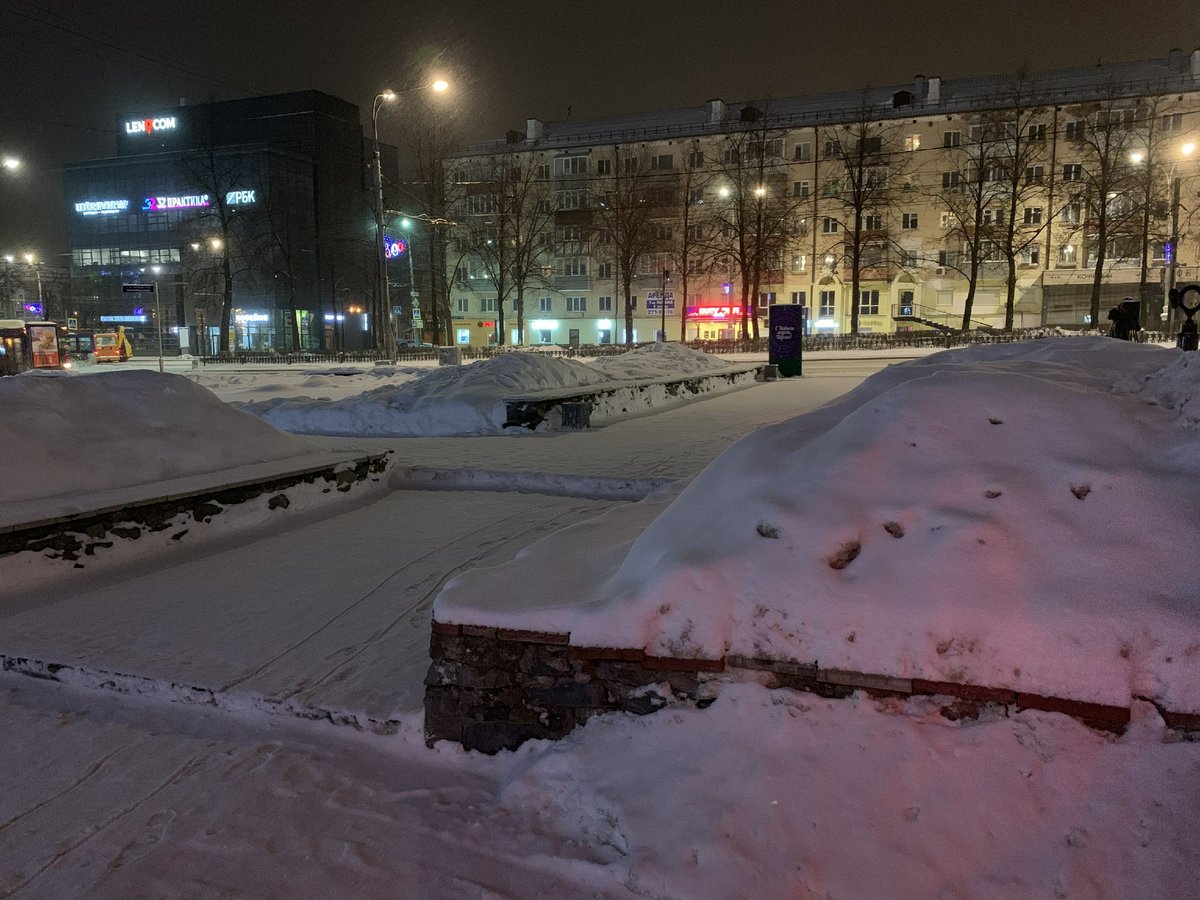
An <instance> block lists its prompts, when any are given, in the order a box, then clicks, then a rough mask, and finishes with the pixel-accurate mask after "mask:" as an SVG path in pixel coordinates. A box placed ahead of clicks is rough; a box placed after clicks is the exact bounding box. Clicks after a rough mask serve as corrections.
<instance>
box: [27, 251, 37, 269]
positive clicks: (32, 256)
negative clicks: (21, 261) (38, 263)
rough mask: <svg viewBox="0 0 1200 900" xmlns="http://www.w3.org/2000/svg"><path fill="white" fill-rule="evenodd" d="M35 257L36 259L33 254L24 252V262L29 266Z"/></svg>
mask: <svg viewBox="0 0 1200 900" xmlns="http://www.w3.org/2000/svg"><path fill="white" fill-rule="evenodd" d="M36 259H37V257H36V256H34V255H33V254H32V253H26V254H25V262H27V263H29V264H30V265H31V266H32V265H33V263H34V260H36Z"/></svg>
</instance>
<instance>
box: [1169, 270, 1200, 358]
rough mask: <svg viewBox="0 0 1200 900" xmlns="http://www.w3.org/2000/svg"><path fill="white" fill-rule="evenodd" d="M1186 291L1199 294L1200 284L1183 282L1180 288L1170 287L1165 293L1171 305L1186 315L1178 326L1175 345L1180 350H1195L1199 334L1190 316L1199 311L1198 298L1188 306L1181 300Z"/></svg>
mask: <svg viewBox="0 0 1200 900" xmlns="http://www.w3.org/2000/svg"><path fill="white" fill-rule="evenodd" d="M1188 291H1195V292H1196V294H1197V296H1200V284H1185V285H1184V286H1183V287H1182V288H1171V291H1170V293H1169V294H1168V295H1167V297H1168V298H1169V300H1170V301H1171V306H1172V307H1174V308H1175V309H1178V310H1179V311H1180V312H1182V313H1183V314H1184V315H1185V316H1187V318H1186V319H1184V321H1183V324H1182V325H1180V326H1179V336H1178V337H1177V338H1176V339H1175V346H1176V347H1178V348H1179V349H1180V350H1196V349H1197V346H1198V345H1200V334H1198V333H1197V328H1196V321H1195V319H1193V318H1192V316H1194V315H1195V314H1196V313H1197V312H1200V300H1197V302H1196V305H1195V306H1188V305H1187V304H1186V303H1184V300H1183V298H1184V297H1186V296H1187V293H1188Z"/></svg>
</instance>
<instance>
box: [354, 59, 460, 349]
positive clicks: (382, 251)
mask: <svg viewBox="0 0 1200 900" xmlns="http://www.w3.org/2000/svg"><path fill="white" fill-rule="evenodd" d="M449 87H450V82H448V81H446V80H445V79H443V78H439V79H437V80H436V81H433V82H431V83H430V84H428V85H421V86H418V87H415V88H409V89H408V90H404V91H394V90H392V89H391V88H388V89H387V90H384V91H380V92H379V93H378V94H376V95H375V100H374V101H373V102H372V103H371V136H372V138H373V140H374V150H375V154H374V156H375V254H376V256H377V257H378V259H379V275H378V277H379V282H380V289H379V292H378V295H379V298H380V299H381V301H382V306H383V309H382V310H381V311H380V310H377V313H379V312H382V315H378V314H377V315H376V317H375V328H376V329H377V330H376V335H378V334H379V331H378V329H379V328H382V329H383V349H384V350H385V351H386V352H387V354H388V359H389V360H391V361H392V362H395V361H396V334H395V331H394V330H393V326H392V297H391V286H390V285H389V284H388V274H387V252H386V247H385V246H384V241H383V217H384V208H383V163H382V161H381V159H380V156H379V110H380V108H381V107H382V106H383V104H384V103H394V102H396V100H398V99H399V97H400V95H401V94H411V93H412V92H413V91H420V90H425V89H426V88H428V89H430V90H432V91H434V92H435V93H438V94H442V93H445V92H446V91H447V90H448V89H449ZM410 252H411V251H410ZM409 265H410V266H411V265H412V257H411V256H409ZM376 346H377V347H378V338H377V339H376Z"/></svg>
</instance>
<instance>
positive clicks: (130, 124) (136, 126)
mask: <svg viewBox="0 0 1200 900" xmlns="http://www.w3.org/2000/svg"><path fill="white" fill-rule="evenodd" d="M174 130H175V117H174V116H162V117H160V118H157V119H130V120H128V121H127V122H126V123H125V133H126V134H153V133H154V132H156V131H174Z"/></svg>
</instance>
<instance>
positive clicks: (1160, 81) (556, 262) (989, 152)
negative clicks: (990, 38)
mask: <svg viewBox="0 0 1200 900" xmlns="http://www.w3.org/2000/svg"><path fill="white" fill-rule="evenodd" d="M1198 130H1200V51H1195V52H1192V53H1191V54H1186V53H1184V52H1182V51H1178V50H1175V51H1172V52H1171V53H1170V54H1169V55H1167V56H1165V57H1164V58H1162V59H1159V60H1149V61H1143V62H1134V63H1121V64H1115V65H1103V66H1100V65H1098V66H1093V67H1088V68H1080V69H1062V70H1054V71H1041V72H1027V73H1023V74H1011V75H997V76H989V77H979V78H965V79H954V80H949V79H941V78H937V77H924V76H917V77H916V78H915V79H914V80H913V82H912V83H909V84H905V85H901V86H893V87H888V88H879V89H857V90H847V91H845V92H841V93H837V94H826V95H820V96H808V97H793V98H785V99H776V98H766V99H761V98H760V99H756V100H751V101H747V102H739V103H725V102H723V101H721V100H708V101H706V102H705V103H704V104H702V105H698V106H695V107H689V108H687V109H678V110H669V111H663V112H652V113H642V114H634V115H629V116H622V117H619V118H613V119H606V120H602V121H591V122H577V121H571V122H562V123H554V122H550V123H543V122H541V121H539V120H537V119H532V118H531V119H529V120H528V122H527V124H526V128H525V130H524V131H522V132H518V131H512V132H509V133H508V134H507V135H506V136H505V137H504V138H503V139H499V140H496V141H489V142H486V143H483V144H479V145H476V146H473V147H470V148H467V149H465V150H464V151H462V152H461V153H460V154H459V156H458V157H456V158H455V159H453V160H451V162H450V166H449V171H450V172H451V173H452V179H453V184H452V185H451V186H450V192H451V196H452V197H453V198H454V201H453V202H454V210H453V218H454V220H455V222H456V223H457V224H456V227H455V228H454V229H453V230H452V232H451V246H450V251H449V253H448V257H449V260H448V265H449V270H450V271H449V277H450V282H451V286H450V307H451V308H450V312H451V315H452V320H453V326H452V327H453V331H454V338H455V340H456V341H457V342H458V343H460V344H485V343H490V342H500V343H505V344H517V343H524V344H563V345H566V344H576V343H578V344H592V343H623V342H625V341H626V340H627V339H630V340H632V341H634V342H644V341H651V340H654V339H655V337H656V334H657V333H658V332H659V331H660V330H661V329H662V327H663V325H664V324H665V330H666V338H667V339H669V340H677V339H679V338H680V337H681V335H682V337H683V338H684V339H686V340H719V339H730V338H737V337H739V336H740V335H741V334H742V333H743V331H744V332H745V333H749V334H750V335H751V336H754V335H755V334H757V333H760V332H761V333H762V334H764V335H765V327H764V326H765V321H766V316H767V315H768V309H769V307H770V306H771V305H772V304H779V303H794V304H800V305H803V306H804V307H806V308H807V313H806V314H807V322H808V325H807V327H808V330H809V332H810V333H812V334H843V333H847V332H850V331H853V330H857V331H858V332H860V333H868V332H873V333H879V332H893V331H897V330H901V331H903V330H913V329H924V328H937V327H941V328H959V327H963V326H964V325H966V327H970V328H993V329H1001V328H1004V327H1006V326H1011V327H1014V328H1028V327H1039V326H1062V327H1065V328H1078V329H1083V328H1088V327H1091V326H1093V325H1097V326H1100V327H1106V326H1107V322H1106V321H1105V319H1106V314H1107V312H1108V310H1109V309H1110V308H1111V307H1112V306H1113V305H1114V304H1116V303H1117V302H1119V301H1120V300H1122V299H1123V298H1126V297H1132V298H1134V299H1141V300H1142V301H1143V303H1142V307H1143V309H1142V322H1143V325H1144V326H1145V327H1147V328H1149V329H1157V328H1161V327H1162V320H1161V315H1162V313H1163V311H1164V308H1165V307H1164V297H1165V292H1166V290H1167V288H1168V287H1169V286H1170V283H1172V282H1174V283H1183V282H1190V281H1192V280H1195V279H1197V278H1198V277H1200V269H1198V268H1197V263H1200V247H1198V245H1197V229H1196V224H1197V223H1195V222H1193V218H1192V214H1193V212H1194V211H1195V210H1196V208H1197V206H1198V205H1200V204H1197V203H1196V202H1195V201H1196V199H1197V197H1198V196H1200V191H1198V186H1200V152H1193V151H1194V150H1195V149H1196V147H1195V144H1196V143H1197V142H1200V135H1198V134H1197V131H1198ZM856 276H857V277H856ZM1095 284H1098V288H1094V285H1095ZM1010 286H1011V302H1010V299H1009V294H1010ZM664 301H665V302H664ZM968 305H969V313H968ZM627 306H628V307H629V309H628V310H627ZM518 307H520V308H521V313H522V315H521V320H522V321H521V325H522V327H521V329H520V333H518V315H517V309H518ZM501 323H502V324H501Z"/></svg>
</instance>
